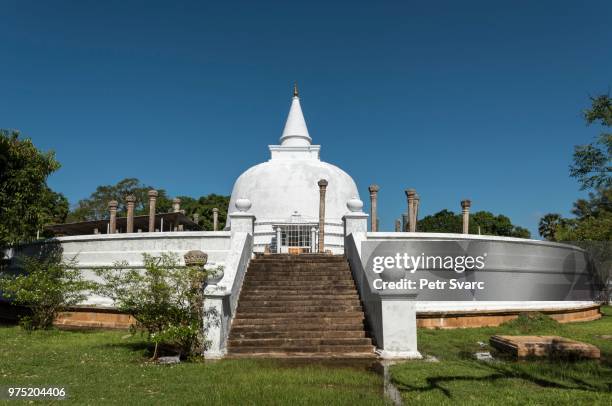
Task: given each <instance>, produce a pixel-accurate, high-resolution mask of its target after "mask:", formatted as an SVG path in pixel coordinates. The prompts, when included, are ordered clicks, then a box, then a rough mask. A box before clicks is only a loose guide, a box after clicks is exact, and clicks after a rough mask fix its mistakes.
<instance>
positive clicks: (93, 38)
mask: <svg viewBox="0 0 612 406" xmlns="http://www.w3.org/2000/svg"><path fill="white" fill-rule="evenodd" d="M0 13H1V15H2V17H3V18H2V19H3V27H4V29H3V34H2V36H1V38H0V53H1V54H2V55H3V58H2V63H0V89H2V95H1V97H0V127H1V128H13V129H19V130H21V132H22V134H24V135H26V136H29V137H31V138H32V139H33V141H34V142H35V144H36V145H37V146H38V147H40V148H42V149H45V150H49V149H52V150H55V151H56V153H57V157H58V159H59V161H60V162H61V163H62V165H63V166H62V168H61V169H60V170H59V171H58V172H57V173H56V174H54V175H52V176H51V178H50V179H49V183H50V185H51V187H53V188H54V189H55V190H57V191H60V192H62V193H64V194H65V195H66V196H67V197H68V198H69V200H70V201H71V203H75V202H76V201H78V199H81V198H84V197H87V196H88V195H89V194H90V193H91V192H92V191H93V190H94V189H95V187H96V186H97V185H100V184H109V183H115V182H117V181H119V180H120V179H123V178H125V177H137V178H139V179H141V180H142V181H143V182H145V183H147V184H151V185H154V186H156V187H160V188H165V189H166V190H168V192H169V193H170V195H192V196H199V195H203V194H208V193H221V194H229V193H230V192H231V188H232V185H233V182H234V180H235V178H236V177H237V176H238V175H239V174H240V173H241V172H243V171H244V170H245V169H246V168H248V167H250V166H252V165H254V164H256V163H259V162H262V161H264V160H267V159H268V158H269V152H268V150H267V145H269V144H276V143H277V141H278V138H279V137H280V134H281V132H282V128H283V125H284V120H285V117H286V114H287V112H288V109H289V103H290V96H291V86H292V82H293V81H295V80H297V81H298V83H299V86H300V95H301V99H302V107H303V109H304V114H305V116H306V120H307V123H308V126H309V131H310V135H311V136H312V138H313V141H314V142H315V143H316V144H321V145H322V152H321V155H322V158H323V159H324V160H326V161H328V162H331V163H334V164H336V165H338V166H340V167H341V168H343V169H344V170H346V171H347V172H348V173H349V174H351V175H352V176H353V178H354V179H355V181H356V182H357V184H358V186H359V191H360V194H361V198H362V199H363V200H364V201H366V200H367V197H368V192H367V187H368V185H369V184H370V183H374V182H375V183H378V184H379V185H380V186H381V191H380V195H379V210H380V213H381V225H382V228H383V229H388V230H391V229H392V227H393V220H394V219H395V218H397V217H398V216H399V214H400V213H401V212H402V211H403V210H405V206H406V203H405V195H404V192H403V191H404V189H405V188H407V187H414V188H416V189H417V191H418V192H419V195H420V196H421V210H420V212H421V213H422V214H423V215H426V214H430V213H434V212H437V211H438V210H441V209H443V208H450V209H453V210H455V211H458V210H459V201H460V200H461V199H462V198H465V197H468V198H471V199H472V201H473V210H489V211H492V212H494V213H504V214H506V215H508V216H510V217H511V219H512V220H513V222H515V223H516V224H518V225H522V226H524V227H527V228H529V229H530V230H531V231H532V234H534V235H536V234H537V222H538V219H539V217H540V216H541V215H542V214H544V213H547V212H560V213H563V214H566V215H567V214H569V210H570V209H571V204H572V202H573V201H574V200H576V198H578V197H579V196H581V195H583V193H581V192H579V186H578V184H577V183H576V182H575V181H574V180H572V179H570V178H569V176H568V165H569V163H570V161H571V156H572V150H573V146H574V145H576V144H583V143H588V142H590V141H591V140H592V139H593V137H595V136H596V135H597V134H598V133H599V129H598V128H596V127H586V126H585V124H584V121H583V119H582V117H581V113H580V112H581V110H582V109H584V108H585V107H587V106H588V103H589V101H588V97H589V95H595V94H598V93H605V92H608V90H609V89H610V86H611V85H612V28H611V25H610V21H612V19H611V17H612V2H610V1H592V2H588V3H585V2H576V1H541V2H533V1H529V2H527V1H525V2H521V1H503V2H501V1H497V2H491V1H465V2H456V1H447V2H445V1H432V2H406V1H404V2H356V1H351V2H329V1H325V2H318V1H308V2H287V1H283V2H178V1H177V2H158V3H157V2H153V1H141V2H134V1H104V2H99V1H71V2H64V1H53V2H30V1H2V2H0Z"/></svg>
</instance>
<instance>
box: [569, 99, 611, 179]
mask: <svg viewBox="0 0 612 406" xmlns="http://www.w3.org/2000/svg"><path fill="white" fill-rule="evenodd" d="M584 118H585V120H586V122H587V125H590V124H593V123H596V124H599V125H601V126H603V127H605V128H609V127H610V126H612V99H610V96H609V95H600V96H597V97H593V98H591V108H590V109H587V110H585V111H584ZM573 160H574V162H573V164H572V165H570V176H571V177H574V178H576V179H578V181H579V182H580V184H581V189H582V190H584V189H600V188H610V187H612V176H611V173H612V134H610V133H605V132H604V133H602V134H600V135H599V137H598V138H597V139H596V140H595V142H592V143H590V144H587V145H577V146H576V147H574V159H573Z"/></svg>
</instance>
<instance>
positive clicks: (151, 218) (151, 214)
mask: <svg viewBox="0 0 612 406" xmlns="http://www.w3.org/2000/svg"><path fill="white" fill-rule="evenodd" d="M157 195H158V193H157V190H149V232H150V233H153V232H155V203H156V202H157Z"/></svg>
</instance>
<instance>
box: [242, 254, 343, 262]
mask: <svg viewBox="0 0 612 406" xmlns="http://www.w3.org/2000/svg"><path fill="white" fill-rule="evenodd" d="M345 261H346V258H344V255H308V254H302V255H283V254H274V255H266V256H261V257H256V258H254V259H253V260H252V262H291V263H294V264H295V263H300V262H324V263H330V262H345Z"/></svg>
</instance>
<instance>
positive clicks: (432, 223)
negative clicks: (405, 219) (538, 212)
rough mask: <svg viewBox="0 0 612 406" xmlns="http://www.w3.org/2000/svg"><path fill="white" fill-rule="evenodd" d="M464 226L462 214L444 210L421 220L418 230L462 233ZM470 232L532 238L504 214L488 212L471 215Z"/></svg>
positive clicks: (524, 229)
mask: <svg viewBox="0 0 612 406" xmlns="http://www.w3.org/2000/svg"><path fill="white" fill-rule="evenodd" d="M462 224H463V219H462V217H461V214H456V213H453V212H452V211H450V210H447V209H444V210H441V211H439V212H438V213H435V214H432V215H429V216H425V217H423V218H422V219H421V220H419V221H418V224H417V230H418V231H424V232H431V233H460V232H461V230H462V229H463V226H462ZM469 231H470V234H479V233H480V234H484V235H499V236H507V237H518V238H530V237H531V233H530V232H529V230H527V229H526V228H523V227H519V226H515V225H513V224H512V222H511V221H510V219H509V218H508V217H507V216H504V215H503V214H500V215H497V216H496V215H494V214H493V213H490V212H488V211H478V212H475V213H473V214H472V215H470V229H469Z"/></svg>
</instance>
